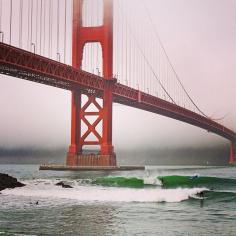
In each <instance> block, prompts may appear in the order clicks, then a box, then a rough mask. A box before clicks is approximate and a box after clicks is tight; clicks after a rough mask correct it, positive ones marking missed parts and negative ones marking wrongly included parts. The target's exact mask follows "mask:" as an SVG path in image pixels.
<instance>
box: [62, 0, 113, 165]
mask: <svg viewBox="0 0 236 236" xmlns="http://www.w3.org/2000/svg"><path fill="white" fill-rule="evenodd" d="M82 7H83V0H74V1H73V39H72V40H73V42H72V50H73V51H72V66H73V67H75V68H76V69H81V67H82V60H83V51H84V47H85V44H86V43H100V45H101V48H102V60H103V79H104V80H105V88H104V92H103V94H102V100H103V105H102V107H101V106H100V105H99V103H98V102H97V101H96V97H97V94H96V93H94V92H93V91H87V92H86V95H87V96H88V101H87V102H86V103H85V105H83V106H82V98H81V96H82V93H84V90H83V91H82V90H80V89H78V88H75V89H74V90H72V107H71V145H70V147H69V151H68V154H67V160H66V164H67V165H68V166H115V165H116V155H115V153H114V148H113V145H112V100H113V91H112V90H113V85H114V83H115V80H114V79H113V1H112V0H103V8H104V9H103V14H104V15H103V25H101V26H94V27H93V26H91V27H85V26H83V16H82ZM90 105H93V106H95V107H96V111H86V109H87V108H88V107H89V106H90ZM86 116H96V119H95V121H94V122H90V121H89V119H88V118H87V117H86ZM81 121H83V122H84V123H85V124H86V126H87V131H86V132H85V134H83V135H82V132H81ZM100 122H102V132H101V133H102V134H101V135H100V134H99V133H98V132H97V130H96V127H97V126H98V124H99V123H100ZM90 134H93V135H94V136H95V137H96V139H97V140H96V141H89V140H87V138H88V136H89V135H90ZM85 145H86V146H87V145H99V146H100V151H99V153H97V154H94V153H92V154H85V153H84V152H83V146H85Z"/></svg>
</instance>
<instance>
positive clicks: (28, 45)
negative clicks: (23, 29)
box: [27, 0, 31, 51]
mask: <svg viewBox="0 0 236 236" xmlns="http://www.w3.org/2000/svg"><path fill="white" fill-rule="evenodd" d="M30 4H31V0H28V42H27V47H28V50H29V51H30V8H31V6H30Z"/></svg>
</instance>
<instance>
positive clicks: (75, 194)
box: [2, 182, 207, 202]
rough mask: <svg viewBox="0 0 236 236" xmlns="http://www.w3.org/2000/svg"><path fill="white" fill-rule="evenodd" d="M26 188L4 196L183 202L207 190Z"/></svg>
mask: <svg viewBox="0 0 236 236" xmlns="http://www.w3.org/2000/svg"><path fill="white" fill-rule="evenodd" d="M26 184H27V185H26V186H25V187H21V188H15V189H5V190H3V191H2V194H4V195H15V196H26V197H36V198H47V199H71V200H77V201H79V202H93V201H99V202H181V201H184V200H187V199H189V198H190V197H192V196H194V195H196V194H197V193H200V192H201V191H204V190H207V189H205V188H191V189H187V188H178V189H153V188H152V189H149V188H146V189H145V188H144V189H132V188H114V187H100V186H75V187H74V188H71V189H65V188H62V187H61V186H55V185H53V184H50V185H49V184H45V183H44V184H43V183H38V182H37V185H35V184H34V183H32V182H30V183H26Z"/></svg>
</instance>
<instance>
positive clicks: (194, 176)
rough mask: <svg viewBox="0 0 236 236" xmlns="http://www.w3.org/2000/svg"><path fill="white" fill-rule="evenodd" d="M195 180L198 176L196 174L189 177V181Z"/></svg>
mask: <svg viewBox="0 0 236 236" xmlns="http://www.w3.org/2000/svg"><path fill="white" fill-rule="evenodd" d="M197 178H199V175H198V174H195V175H193V176H191V177H190V179H192V180H193V179H197Z"/></svg>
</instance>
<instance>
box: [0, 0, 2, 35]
mask: <svg viewBox="0 0 236 236" xmlns="http://www.w3.org/2000/svg"><path fill="white" fill-rule="evenodd" d="M0 32H2V0H0Z"/></svg>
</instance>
